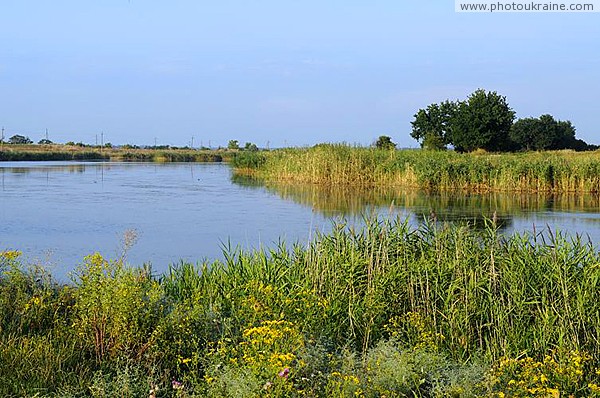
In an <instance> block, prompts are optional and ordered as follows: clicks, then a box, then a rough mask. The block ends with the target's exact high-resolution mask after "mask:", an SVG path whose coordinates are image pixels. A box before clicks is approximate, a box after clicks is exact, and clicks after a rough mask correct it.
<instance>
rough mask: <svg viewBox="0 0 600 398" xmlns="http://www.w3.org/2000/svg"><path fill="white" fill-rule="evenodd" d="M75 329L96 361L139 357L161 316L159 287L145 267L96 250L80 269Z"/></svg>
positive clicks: (78, 271)
mask: <svg viewBox="0 0 600 398" xmlns="http://www.w3.org/2000/svg"><path fill="white" fill-rule="evenodd" d="M75 284H76V286H77V289H76V292H75V300H76V304H75V306H74V311H75V315H74V322H73V328H74V331H75V333H76V334H77V335H78V336H79V337H80V339H81V342H82V344H83V347H84V349H88V350H92V351H93V352H94V353H95V355H96V360H97V361H98V362H99V363H102V362H104V361H106V360H109V361H110V360H116V359H119V358H136V359H139V358H140V357H141V355H143V354H144V352H145V350H146V349H147V343H148V341H149V337H150V336H151V334H152V331H153V330H154V327H155V325H156V323H157V322H158V319H159V318H160V317H161V315H162V309H163V308H162V302H161V288H160V286H159V285H158V283H157V282H156V281H154V280H153V279H152V278H151V277H150V275H148V274H147V273H146V272H144V271H143V270H138V269H130V268H126V267H125V266H124V265H123V263H122V262H120V261H111V262H109V261H106V260H105V259H104V258H103V257H102V256H101V255H100V254H98V253H96V254H93V255H91V256H88V257H86V258H85V262H84V263H83V265H82V266H80V267H79V269H78V270H77V273H76V278H75Z"/></svg>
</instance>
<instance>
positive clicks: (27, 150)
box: [0, 145, 235, 162]
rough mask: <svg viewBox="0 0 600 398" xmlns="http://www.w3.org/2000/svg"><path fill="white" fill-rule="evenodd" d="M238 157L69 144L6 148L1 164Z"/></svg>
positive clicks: (0, 153)
mask: <svg viewBox="0 0 600 398" xmlns="http://www.w3.org/2000/svg"><path fill="white" fill-rule="evenodd" d="M234 156H235V154H234V153H233V152H228V151H225V150H192V149H134V148H104V149H101V148H99V147H94V148H87V147H78V146H65V145H5V146H4V147H3V149H2V150H1V151H0V161H48V160H111V161H136V162H222V161H229V160H230V159H231V158H232V157H234Z"/></svg>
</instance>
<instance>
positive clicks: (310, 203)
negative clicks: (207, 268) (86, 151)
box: [0, 162, 600, 279]
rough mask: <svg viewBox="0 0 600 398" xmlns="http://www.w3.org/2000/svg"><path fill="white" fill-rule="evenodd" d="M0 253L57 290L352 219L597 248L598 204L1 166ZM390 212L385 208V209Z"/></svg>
mask: <svg viewBox="0 0 600 398" xmlns="http://www.w3.org/2000/svg"><path fill="white" fill-rule="evenodd" d="M0 184H1V185H0V250H2V249H8V248H11V249H19V250H22V251H23V252H24V253H25V254H26V255H27V259H28V260H29V261H37V262H41V263H43V264H46V265H49V266H50V267H51V269H52V270H53V273H54V274H55V275H56V276H57V277H59V278H61V279H66V278H67V274H68V272H69V271H70V270H72V269H73V268H75V266H76V265H77V264H79V263H81V261H82V259H83V257H84V256H85V255H87V254H91V253H93V252H96V251H99V252H101V253H102V254H103V255H105V256H106V257H110V258H116V257H118V256H120V254H121V252H122V247H123V236H124V234H126V232H127V231H135V232H136V234H137V242H136V244H135V245H134V246H133V247H132V248H131V249H130V250H129V252H128V255H127V259H128V261H129V262H130V263H133V264H142V263H144V262H150V263H152V265H153V268H154V270H155V271H156V272H162V271H164V270H166V269H167V267H168V265H169V264H170V263H173V262H178V261H179V260H182V259H183V260H189V261H193V262H196V261H201V260H203V259H220V258H222V248H223V246H224V245H227V244H228V242H230V244H231V246H232V247H235V246H240V247H242V248H256V247H260V246H267V247H273V246H275V245H276V244H277V242H278V240H279V239H280V238H281V239H282V240H285V241H287V242H288V243H291V242H296V241H300V242H306V241H307V240H308V239H309V237H310V236H311V234H314V232H312V231H315V230H321V231H327V230H328V229H329V227H330V222H331V221H330V218H332V217H339V216H345V217H347V218H348V219H350V220H353V219H355V218H360V213H361V212H371V211H375V212H377V213H379V214H386V215H387V214H390V213H392V214H400V215H401V216H402V217H409V219H410V220H411V223H414V224H416V223H418V222H419V221H420V220H422V219H423V218H425V217H429V216H430V215H431V213H432V211H433V212H434V213H435V216H436V218H437V219H438V220H440V221H455V220H469V221H470V222H471V223H473V224H475V225H481V224H482V222H483V221H482V220H483V216H487V217H491V216H492V213H493V212H494V211H496V212H497V215H498V219H499V220H500V221H501V223H502V226H503V228H504V229H505V230H507V231H509V232H510V231H514V230H518V231H524V230H532V228H533V225H536V228H538V229H539V228H544V227H545V226H546V225H549V226H551V227H552V228H559V229H562V230H565V231H568V232H572V233H574V232H579V233H582V234H588V235H589V236H590V237H591V238H592V240H593V241H595V242H600V205H599V200H598V196H589V195H588V196H561V197H556V196H531V195H529V196H527V195H482V196H478V195H426V194H423V193H417V192H414V191H411V192H406V191H401V190H375V191H374V190H371V191H349V190H342V189H323V188H318V187H315V186H305V187H302V186H266V187H265V186H262V185H260V184H257V183H255V182H253V181H251V180H248V179H243V178H233V177H232V175H231V171H230V169H229V167H228V166H227V165H224V164H190V163H185V164H172V163H170V164H156V163H91V162H83V163H73V162H31V163H30V162H18V163H12V162H2V163H0ZM392 203H393V206H390V205H391V204H392Z"/></svg>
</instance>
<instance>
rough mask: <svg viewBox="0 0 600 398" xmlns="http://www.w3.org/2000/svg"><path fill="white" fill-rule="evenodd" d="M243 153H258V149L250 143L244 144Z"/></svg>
mask: <svg viewBox="0 0 600 398" xmlns="http://www.w3.org/2000/svg"><path fill="white" fill-rule="evenodd" d="M244 151H251V152H256V151H258V147H257V146H256V144H253V143H252V142H246V144H245V145H244Z"/></svg>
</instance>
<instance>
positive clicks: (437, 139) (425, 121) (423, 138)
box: [411, 89, 598, 152]
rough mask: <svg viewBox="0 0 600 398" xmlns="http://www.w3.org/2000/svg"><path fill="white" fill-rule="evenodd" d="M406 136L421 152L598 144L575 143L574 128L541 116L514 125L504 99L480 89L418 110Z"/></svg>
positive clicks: (578, 147) (584, 148)
mask: <svg viewBox="0 0 600 398" xmlns="http://www.w3.org/2000/svg"><path fill="white" fill-rule="evenodd" d="M411 136H412V137H413V138H414V139H416V140H417V141H419V143H420V144H421V147H423V148H425V149H437V150H439V149H446V148H448V147H449V146H452V147H453V148H454V149H455V150H457V151H458V152H470V151H473V150H476V149H485V150H487V151H494V152H514V151H530V150H536V151H539V150H559V149H573V150H576V151H587V150H596V149H598V145H591V144H588V143H586V142H585V141H583V140H581V139H578V138H576V137H575V127H574V126H573V124H572V123H571V122H570V121H568V120H567V121H560V120H555V119H554V117H553V116H551V115H542V116H540V117H538V118H525V119H519V120H517V121H515V112H514V111H513V110H512V109H511V108H510V106H509V105H508V102H507V101H506V97H503V96H501V95H499V94H497V93H496V92H495V91H494V92H486V91H485V90H481V89H480V90H477V91H475V92H474V93H472V94H471V95H470V96H469V97H468V98H467V99H466V100H465V101H449V100H447V101H444V102H442V103H440V104H431V105H429V106H428V107H427V108H425V109H419V111H418V112H417V113H416V114H415V115H414V120H413V121H412V132H411Z"/></svg>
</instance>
